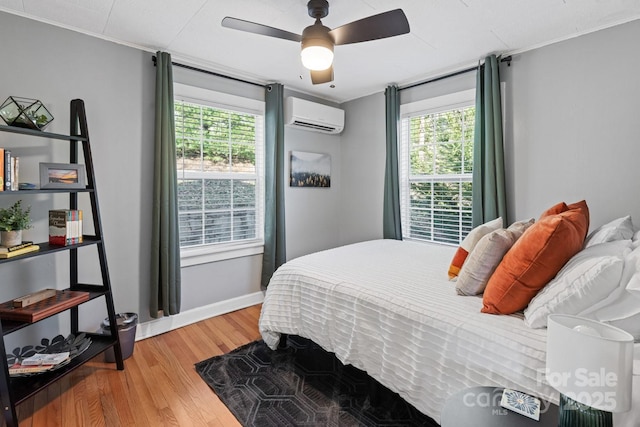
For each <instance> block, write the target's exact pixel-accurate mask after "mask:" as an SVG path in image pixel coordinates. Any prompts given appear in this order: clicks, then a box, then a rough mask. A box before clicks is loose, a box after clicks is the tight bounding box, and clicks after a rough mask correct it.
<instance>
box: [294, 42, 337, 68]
mask: <svg viewBox="0 0 640 427" xmlns="http://www.w3.org/2000/svg"><path fill="white" fill-rule="evenodd" d="M300 58H301V59H302V65H304V67H305V68H307V69H308V70H314V71H321V70H326V69H327V68H329V67H330V66H331V63H332V62H333V51H332V50H331V49H329V48H327V47H324V46H307V47H305V48H304V49H302V51H301V52H300Z"/></svg>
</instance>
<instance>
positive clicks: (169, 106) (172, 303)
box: [150, 52, 180, 318]
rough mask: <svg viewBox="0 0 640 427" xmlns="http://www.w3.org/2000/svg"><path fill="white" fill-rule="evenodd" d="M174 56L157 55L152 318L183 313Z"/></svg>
mask: <svg viewBox="0 0 640 427" xmlns="http://www.w3.org/2000/svg"><path fill="white" fill-rule="evenodd" d="M175 135H176V134H175V123H174V118H173V72H172V68H171V55H169V54H168V53H166V52H157V53H156V114H155V141H154V142H155V147H154V151H155V153H154V172H153V220H152V227H153V230H152V236H151V305H150V314H151V317H154V318H156V317H158V311H159V310H162V312H163V315H164V316H168V315H171V314H177V313H179V312H180V238H179V235H178V182H177V172H176V141H175Z"/></svg>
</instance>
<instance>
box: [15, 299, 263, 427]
mask: <svg viewBox="0 0 640 427" xmlns="http://www.w3.org/2000/svg"><path fill="white" fill-rule="evenodd" d="M259 317H260V305H256V306H252V307H249V308H245V309H243V310H239V311H235V312H233V313H229V314H225V315H222V316H218V317H214V318H211V319H207V320H204V321H201V322H198V323H195V324H193V325H189V326H185V327H183V328H180V329H176V330H174V331H171V332H168V333H165V334H162V335H158V336H156V337H152V338H148V339H145V340H141V341H138V342H136V343H135V347H134V352H133V355H132V356H131V357H130V358H129V359H127V360H125V361H124V364H125V369H124V371H118V370H116V369H115V364H111V363H102V362H98V361H91V362H89V363H87V364H85V365H83V366H82V367H80V368H79V369H77V370H76V371H74V372H73V373H71V374H69V375H67V376H66V377H64V378H62V379H61V380H59V381H58V382H56V383H54V384H53V385H51V386H49V387H48V388H47V389H45V390H43V391H41V392H40V393H38V394H37V395H35V396H34V397H33V398H31V399H29V400H27V401H25V402H23V403H22V404H21V405H19V406H18V418H19V420H20V426H21V427H43V426H60V427H71V426H92V427H93V426H107V427H111V426H126V427H128V426H225V427H228V426H239V425H240V424H238V422H237V421H236V419H235V418H234V416H233V415H232V414H231V413H230V412H229V410H228V409H227V408H226V406H225V405H224V404H223V403H222V402H220V400H219V399H218V397H217V396H216V395H215V393H214V392H213V391H212V390H211V389H210V388H209V386H208V385H207V384H206V383H205V382H204V381H203V380H202V379H201V378H200V376H199V375H198V374H197V373H196V371H195V368H194V364H195V363H197V362H200V361H202V360H205V359H208V358H209V357H212V356H216V355H219V354H224V353H227V352H229V351H230V350H233V349H234V348H236V347H239V346H241V345H243V344H247V343H249V342H251V341H254V340H256V339H258V338H260V334H259V333H258V319H259ZM99 357H100V356H99ZM3 424H4V423H3Z"/></svg>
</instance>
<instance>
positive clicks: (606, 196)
mask: <svg viewBox="0 0 640 427" xmlns="http://www.w3.org/2000/svg"><path fill="white" fill-rule="evenodd" d="M638 40H640V21H635V22H631V23H628V24H624V25H621V26H617V27H613V28H609V29H606V30H602V31H599V32H596V33H592V34H588V35H585V36H582V37H578V38H575V39H571V40H568V41H565V42H562V43H557V44H554V45H551V46H547V47H544V48H541V49H537V50H534V51H531V52H527V53H525V54H522V55H516V56H514V61H513V62H512V63H511V67H506V66H503V67H502V72H503V80H504V81H505V82H506V91H505V94H506V104H507V105H506V108H505V111H506V140H505V151H506V153H505V155H506V157H507V160H506V161H507V164H508V165H509V166H508V168H507V176H508V179H509V183H510V184H509V188H508V192H509V195H510V197H509V200H510V202H509V212H510V215H511V218H515V219H522V218H526V217H529V216H536V215H539V214H540V212H541V211H542V210H543V209H545V208H546V207H548V206H551V205H552V204H554V203H556V202H557V201H560V200H566V201H568V202H574V201H577V200H581V199H585V200H586V201H587V203H588V205H589V208H590V209H589V210H590V214H591V228H592V229H593V228H594V227H595V226H598V225H600V224H602V223H604V222H606V221H608V220H611V219H613V218H616V217H620V216H623V215H627V214H631V215H632V218H633V219H634V221H635V224H636V226H639V225H640V198H639V197H637V193H638V185H639V184H638V183H640V168H638V166H637V164H638V159H639V158H640V137H639V136H638V126H637V123H638V114H639V113H640V78H639V77H638V69H640V50H638V48H637V46H636V45H637V41H638Z"/></svg>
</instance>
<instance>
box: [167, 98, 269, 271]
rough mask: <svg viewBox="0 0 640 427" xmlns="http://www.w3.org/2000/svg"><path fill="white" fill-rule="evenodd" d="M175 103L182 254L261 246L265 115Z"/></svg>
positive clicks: (196, 101)
mask: <svg viewBox="0 0 640 427" xmlns="http://www.w3.org/2000/svg"><path fill="white" fill-rule="evenodd" d="M182 89H183V91H182V92H185V91H187V89H186V88H182ZM191 89H192V90H195V88H191ZM200 91H201V92H202V93H198V95H202V94H203V93H204V94H208V95H209V96H213V97H214V98H215V97H216V93H215V92H211V91H205V90H200ZM178 92H179V91H178V90H176V93H178ZM217 95H218V96H219V97H223V98H225V99H227V100H228V98H229V97H230V96H229V95H224V94H217ZM232 98H234V99H235V98H237V97H232ZM174 104H175V126H176V164H177V171H178V219H179V232H180V247H181V249H182V252H183V256H184V254H185V253H187V254H189V253H197V254H202V252H203V250H204V251H205V252H220V251H225V250H229V249H231V248H233V247H234V246H237V245H241V244H247V243H249V244H253V245H254V246H261V245H262V234H263V204H264V203H263V199H264V196H263V193H264V191H263V188H264V185H263V180H264V173H263V166H262V165H263V154H262V153H263V139H264V136H263V133H264V132H263V113H262V112H256V111H248V110H247V109H242V108H238V107H236V106H229V105H222V104H215V103H213V102H211V101H209V100H206V99H205V100H202V99H193V98H189V97H187V96H179V95H177V96H176V99H175V100H174ZM185 249H187V250H188V249H192V251H191V252H189V251H186V252H185ZM194 249H199V251H195V252H194V251H193V250H194ZM183 265H184V263H183Z"/></svg>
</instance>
